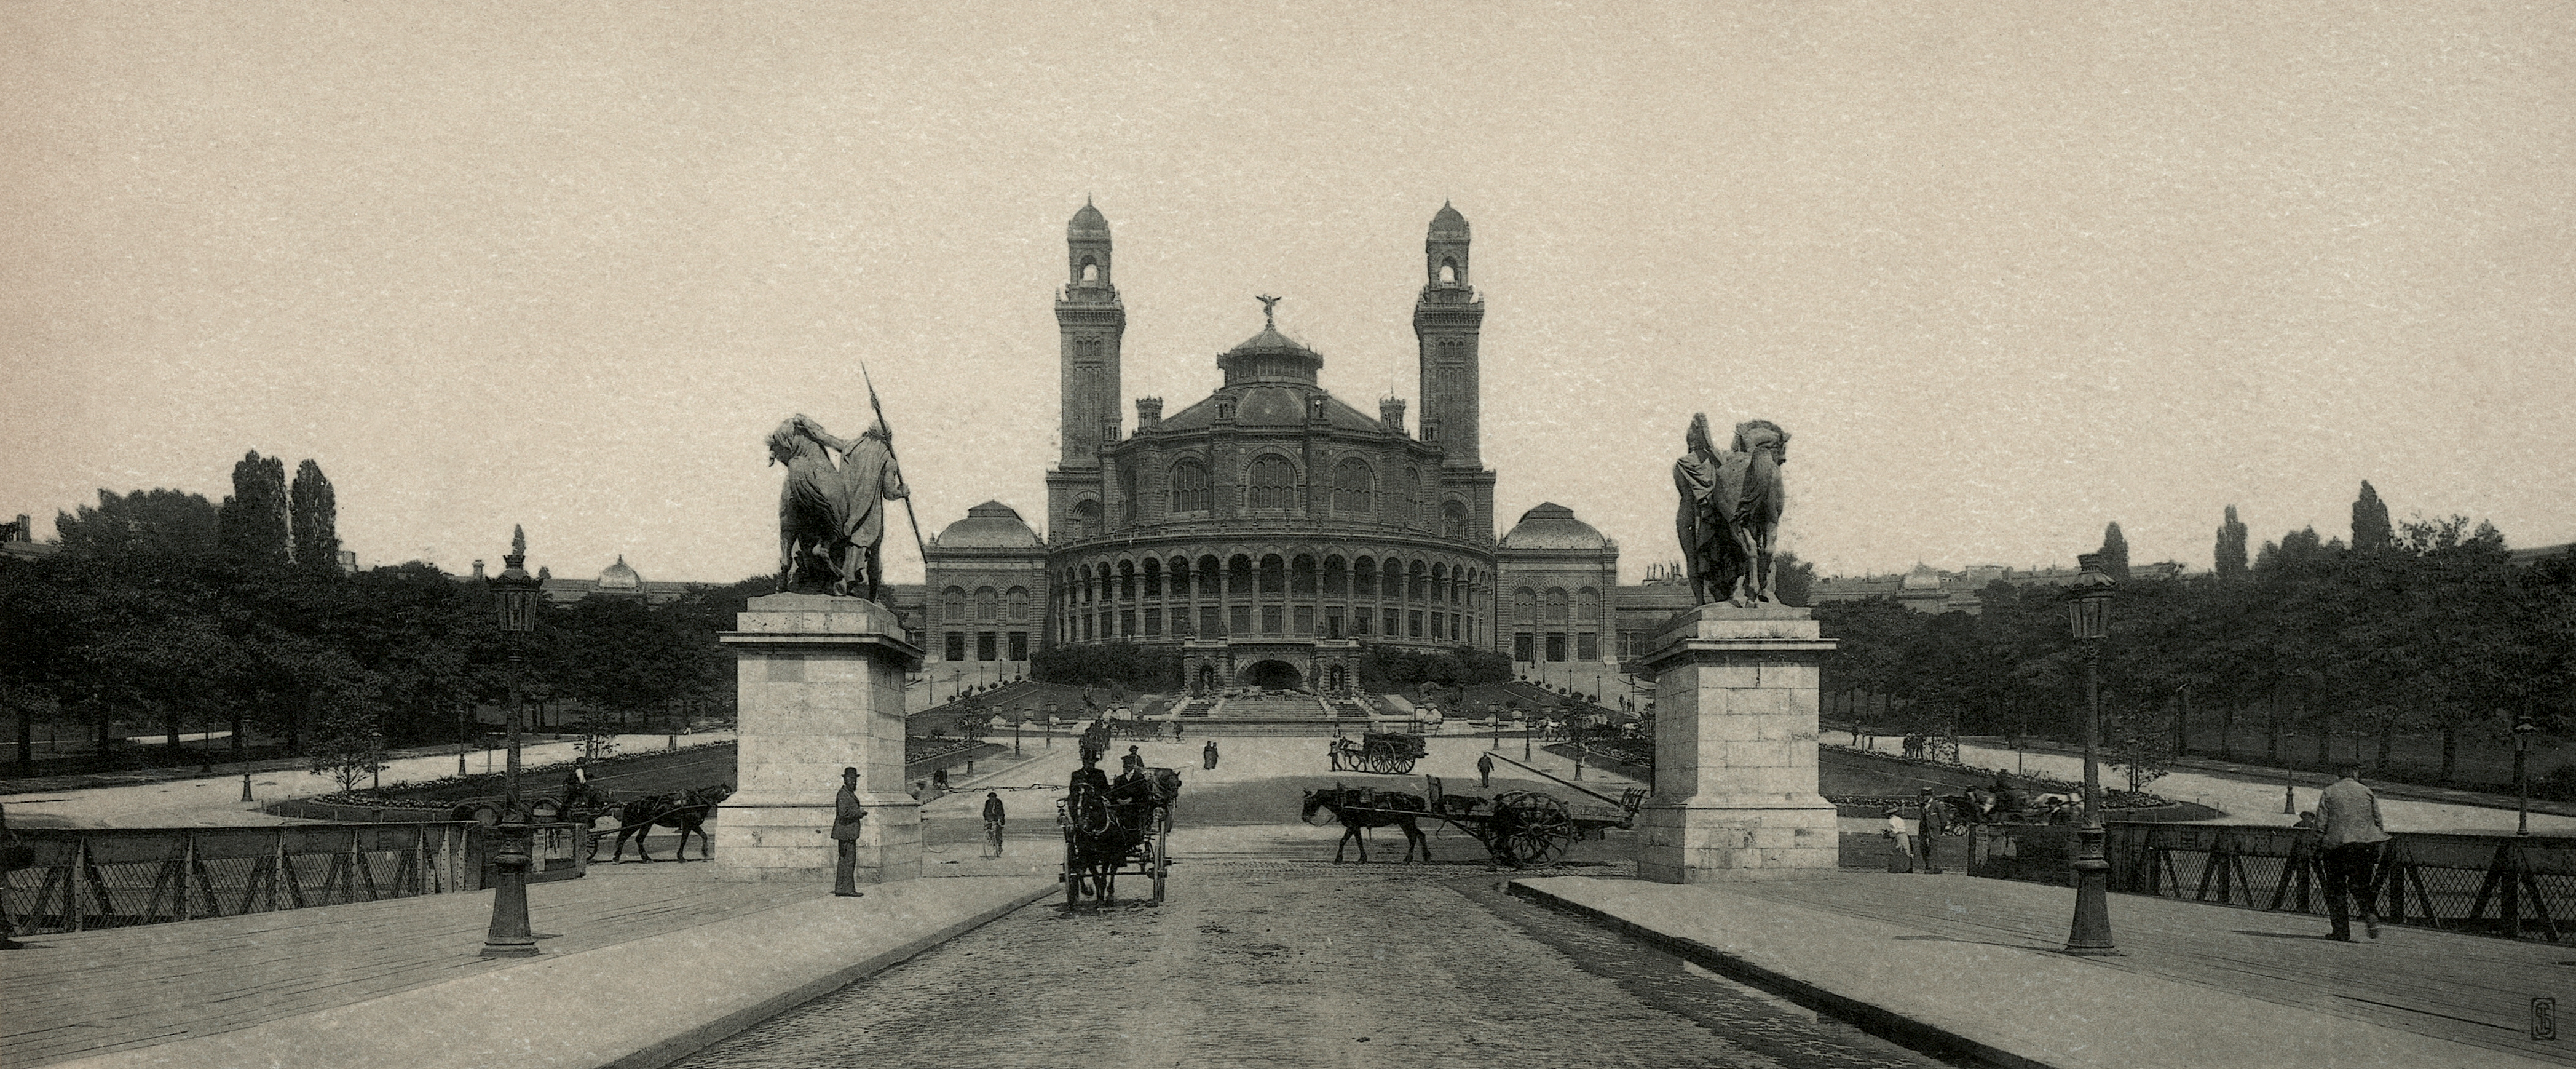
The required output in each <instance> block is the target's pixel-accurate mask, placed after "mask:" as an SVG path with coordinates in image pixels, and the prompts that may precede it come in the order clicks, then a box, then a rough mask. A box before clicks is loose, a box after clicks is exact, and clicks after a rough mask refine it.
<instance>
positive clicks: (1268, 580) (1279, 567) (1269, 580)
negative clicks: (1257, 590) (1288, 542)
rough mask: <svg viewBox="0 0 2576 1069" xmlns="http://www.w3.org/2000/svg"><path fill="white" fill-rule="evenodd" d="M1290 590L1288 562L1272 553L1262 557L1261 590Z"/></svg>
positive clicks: (1279, 592) (1274, 592) (1282, 592)
mask: <svg viewBox="0 0 2576 1069" xmlns="http://www.w3.org/2000/svg"><path fill="white" fill-rule="evenodd" d="M1287 591H1288V562H1287V561H1284V560H1280V559H1279V555H1278V554H1276V553H1272V554H1270V555H1268V556H1265V557H1263V558H1261V592H1262V593H1264V594H1284V593H1287Z"/></svg>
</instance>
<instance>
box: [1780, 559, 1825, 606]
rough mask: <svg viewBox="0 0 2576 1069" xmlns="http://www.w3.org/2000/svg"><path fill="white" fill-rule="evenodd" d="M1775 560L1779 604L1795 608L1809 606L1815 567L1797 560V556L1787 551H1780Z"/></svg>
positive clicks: (1814, 582)
mask: <svg viewBox="0 0 2576 1069" xmlns="http://www.w3.org/2000/svg"><path fill="white" fill-rule="evenodd" d="M1775 559H1776V560H1777V561H1778V563H1779V588H1778V590H1777V594H1778V595H1779V598H1780V604H1782V605H1797V606H1804V605H1808V604H1811V601H1810V598H1811V597H1812V594H1813V591H1814V590H1815V587H1816V566H1815V565H1814V564H1812V563H1809V562H1807V561H1803V560H1799V559H1798V555H1797V554H1795V553H1791V552H1788V551H1787V550H1782V551H1781V553H1780V555H1779V556H1778V557H1777V558H1775Z"/></svg>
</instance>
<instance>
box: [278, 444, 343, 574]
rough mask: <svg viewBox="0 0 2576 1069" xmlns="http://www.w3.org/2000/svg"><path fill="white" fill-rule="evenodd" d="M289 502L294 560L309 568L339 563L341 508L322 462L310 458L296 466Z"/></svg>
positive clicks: (333, 566) (332, 566) (331, 566)
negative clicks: (325, 474)
mask: <svg viewBox="0 0 2576 1069" xmlns="http://www.w3.org/2000/svg"><path fill="white" fill-rule="evenodd" d="M289 489H290V491H291V492H290V494H289V501H288V521H289V522H288V526H289V534H290V536H291V537H292V538H293V539H294V547H295V560H296V562H297V563H299V564H303V565H305V566H307V567H311V568H331V569H337V568H339V566H340V528H339V524H340V507H339V503H338V498H337V497H336V495H334V494H333V493H332V492H331V480H330V479H329V478H326V477H325V476H323V474H322V465H320V464H316V463H314V462H313V461H311V460H310V459H307V460H306V461H305V462H304V463H302V464H299V465H296V468H295V485H294V486H293V487H291V488H289Z"/></svg>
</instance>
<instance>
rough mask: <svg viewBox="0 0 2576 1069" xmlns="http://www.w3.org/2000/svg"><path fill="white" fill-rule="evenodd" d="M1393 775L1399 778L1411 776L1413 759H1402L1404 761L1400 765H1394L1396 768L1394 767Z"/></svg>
mask: <svg viewBox="0 0 2576 1069" xmlns="http://www.w3.org/2000/svg"><path fill="white" fill-rule="evenodd" d="M1395 774H1396V775H1399V776H1409V775H1412V774H1413V758H1410V757H1408V758H1405V759H1404V761H1403V762H1402V763H1400V764H1398V765H1396V766H1395Z"/></svg>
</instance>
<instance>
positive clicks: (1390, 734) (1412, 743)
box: [1332, 731, 1431, 776]
mask: <svg viewBox="0 0 2576 1069" xmlns="http://www.w3.org/2000/svg"><path fill="white" fill-rule="evenodd" d="M1430 752H1431V749H1430V746H1429V745H1428V744H1426V743H1424V742H1423V740H1422V736H1420V735H1408V734H1405V733H1403V732H1400V731H1371V732H1368V733H1366V734H1364V735H1361V736H1360V737H1359V739H1358V740H1357V741H1353V740H1350V739H1334V740H1333V749H1332V771H1335V772H1375V773H1379V774H1381V775H1389V776H1403V775H1409V774H1411V773H1412V772H1413V763H1414V762H1416V761H1419V760H1421V759H1422V758H1423V757H1425V756H1427V755H1428V754H1430Z"/></svg>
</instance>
